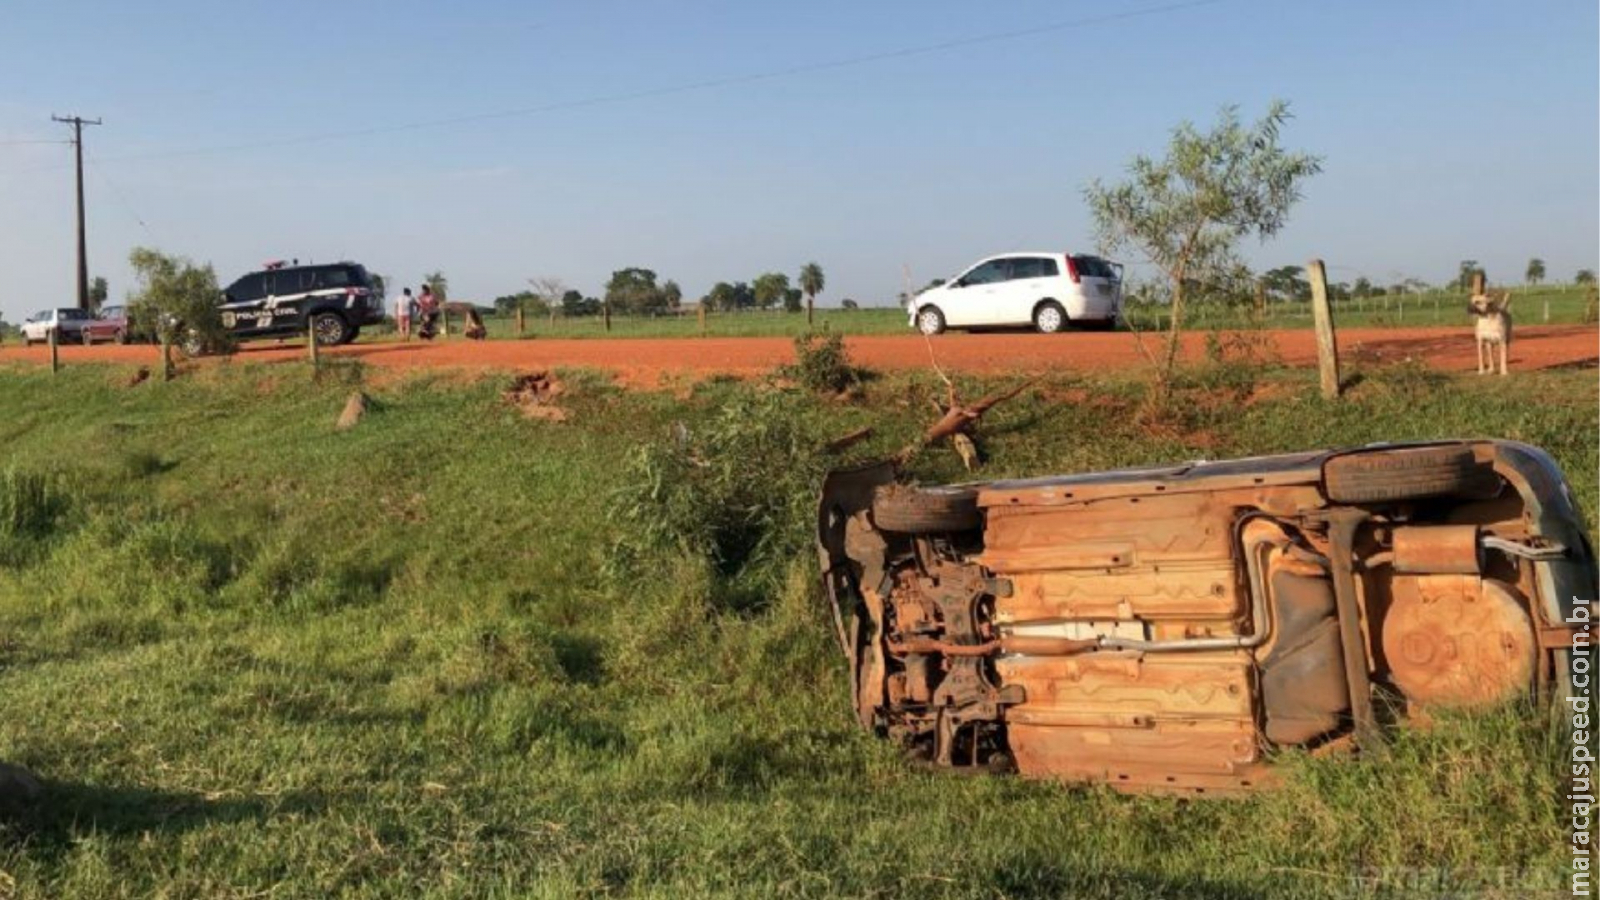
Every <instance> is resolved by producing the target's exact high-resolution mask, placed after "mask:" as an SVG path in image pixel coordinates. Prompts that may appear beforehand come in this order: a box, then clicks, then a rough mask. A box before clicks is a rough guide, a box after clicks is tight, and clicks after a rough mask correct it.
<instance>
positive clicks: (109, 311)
mask: <svg viewBox="0 0 1600 900" xmlns="http://www.w3.org/2000/svg"><path fill="white" fill-rule="evenodd" d="M100 318H102V319H120V318H122V307H120V306H107V307H105V308H103V309H101V310H100Z"/></svg>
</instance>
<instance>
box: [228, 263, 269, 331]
mask: <svg viewBox="0 0 1600 900" xmlns="http://www.w3.org/2000/svg"><path fill="white" fill-rule="evenodd" d="M266 302H267V285H266V277H265V273H263V272H251V273H250V274H249V275H246V276H244V277H243V278H241V279H239V280H238V281H235V282H234V283H233V284H230V285H228V288H227V290H225V291H223V292H222V303H221V304H220V305H219V306H218V310H219V311H220V312H221V314H222V327H223V328H224V329H226V330H227V331H228V333H230V334H235V335H240V336H244V335H249V334H251V333H253V332H256V331H259V330H260V326H259V325H258V320H259V319H260V318H261V315H262V312H263V308H264V307H265V306H266Z"/></svg>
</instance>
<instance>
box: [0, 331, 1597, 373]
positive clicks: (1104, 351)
mask: <svg viewBox="0 0 1600 900" xmlns="http://www.w3.org/2000/svg"><path fill="white" fill-rule="evenodd" d="M1253 334H1259V335H1261V336H1263V337H1264V338H1265V339H1266V340H1267V341H1269V342H1270V344H1271V346H1272V347H1273V348H1274V349H1275V351H1276V353H1277V354H1278V356H1279V357H1280V358H1282V360H1283V361H1284V362H1285V363H1287V364H1289V365H1294V366H1311V365H1315V364H1316V345H1315V343H1314V342H1313V338H1312V333H1311V332H1310V331H1268V332H1259V333H1253ZM1160 339H1161V338H1160V336H1159V335H1149V336H1146V337H1145V338H1144V341H1145V344H1146V346H1147V347H1148V348H1149V349H1150V350H1151V351H1152V352H1154V351H1155V350H1156V348H1157V344H1158V342H1159V341H1160ZM1138 341H1139V338H1138V337H1136V336H1134V335H1131V334H1125V333H1069V334H1062V335H1035V334H945V335H940V336H939V337H936V338H933V339H931V345H932V347H933V351H934V353H936V354H937V356H938V360H939V364H940V365H941V366H942V367H944V368H945V369H948V370H955V371H963V372H999V371H1018V372H1043V371H1061V370H1075V371H1084V372H1104V371H1112V370H1117V369H1132V368H1137V367H1140V366H1143V365H1145V364H1146V363H1145V357H1144V355H1143V354H1142V353H1141V352H1140V350H1139V346H1138ZM847 344H848V347H849V350H850V354H851V357H852V359H853V360H854V361H855V362H856V364H857V365H861V366H865V367H866V368H869V369H883V370H890V369H910V368H920V367H924V366H927V365H928V348H929V344H930V342H929V341H924V339H923V338H922V337H920V336H918V335H915V334H909V335H862V336H857V337H850V338H847ZM1204 345H1205V335H1204V334H1202V333H1191V334H1187V335H1185V336H1184V342H1183V352H1184V354H1185V356H1187V357H1190V358H1196V357H1198V356H1199V355H1200V354H1201V353H1202V352H1203V348H1204ZM1339 345H1340V349H1341V351H1342V353H1343V354H1344V356H1345V358H1346V359H1348V360H1351V361H1354V362H1365V363H1374V362H1398V361H1401V360H1405V359H1415V360H1418V361H1420V362H1423V363H1425V364H1427V365H1429V366H1432V367H1434V368H1438V369H1442V370H1447V371H1463V370H1472V369H1473V368H1475V367H1476V365H1477V361H1476V351H1475V349H1474V347H1473V341H1472V330H1471V329H1470V328H1465V327H1462V328H1351V329H1346V330H1344V331H1341V332H1340V333H1339ZM324 352H325V353H327V354H328V355H330V356H338V357H352V358H358V359H360V360H362V361H363V362H366V363H370V364H372V365H378V366H400V367H408V366H433V367H458V366H471V367H491V368H504V369H516V370H536V369H549V368H552V367H556V366H588V367H594V368H599V369H607V370H611V371H614V372H617V373H619V374H621V375H622V376H623V377H625V378H626V379H627V380H629V381H632V382H635V383H644V384H650V383H655V382H656V381H658V380H659V379H660V378H661V377H662V376H667V375H674V374H680V373H681V374H689V375H711V374H718V373H727V374H734V375H754V374H758V373H761V372H765V371H768V370H770V369H771V368H772V367H774V366H777V365H782V364H784V363H787V362H791V361H793V359H794V350H793V345H792V343H791V342H790V340H789V339H788V338H778V337H773V338H765V337H763V338H628V339H618V340H560V339H544V338H540V339H530V340H521V341H487V342H477V341H463V340H459V339H458V340H446V341H436V342H434V343H429V344H425V343H421V342H412V343H370V344H355V345H352V346H349V347H339V348H335V349H330V350H327V351H324ZM236 358H237V359H239V360H241V361H252V362H275V361H285V360H294V359H303V358H304V348H303V347H302V346H301V345H300V344H299V343H297V342H291V343H285V344H276V343H273V342H258V343H254V344H249V345H246V346H245V348H244V349H243V350H241V351H240V353H239V354H238V356H237V357H236ZM61 359H62V361H63V362H64V363H67V364H71V363H75V362H84V361H103V362H125V363H151V362H153V361H154V360H155V359H156V349H155V348H154V347H149V346H110V345H100V346H95V347H78V346H70V347H62V348H61ZM5 360H28V361H33V362H39V363H44V362H47V361H48V350H47V349H46V348H44V347H32V348H23V347H20V346H17V345H15V344H12V345H9V346H7V347H4V348H0V361H5ZM1597 362H1600V332H1597V330H1596V329H1595V327H1594V326H1590V325H1555V326H1540V327H1528V328H1520V329H1518V330H1517V333H1516V341H1515V342H1514V343H1513V344H1512V347H1511V368H1512V370H1513V371H1516V370H1519V369H1520V370H1527V369H1541V368H1564V367H1588V366H1595V365H1596V364H1597Z"/></svg>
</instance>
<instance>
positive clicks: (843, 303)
mask: <svg viewBox="0 0 1600 900" xmlns="http://www.w3.org/2000/svg"><path fill="white" fill-rule="evenodd" d="M839 308H840V309H846V310H851V309H860V308H861V304H859V303H857V302H855V301H854V300H851V299H850V298H849V297H846V298H844V299H843V300H840V301H839Z"/></svg>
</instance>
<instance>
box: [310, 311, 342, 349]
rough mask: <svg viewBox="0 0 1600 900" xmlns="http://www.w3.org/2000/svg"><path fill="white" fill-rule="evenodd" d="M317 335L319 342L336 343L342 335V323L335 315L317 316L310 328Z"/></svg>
mask: <svg viewBox="0 0 1600 900" xmlns="http://www.w3.org/2000/svg"><path fill="white" fill-rule="evenodd" d="M312 331H313V332H315V334H316V335H317V343H319V344H337V343H339V340H340V339H341V338H343V337H344V323H343V322H341V321H339V318H338V317H337V316H329V315H322V316H317V323H316V325H315V327H314V328H313V329H312Z"/></svg>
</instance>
